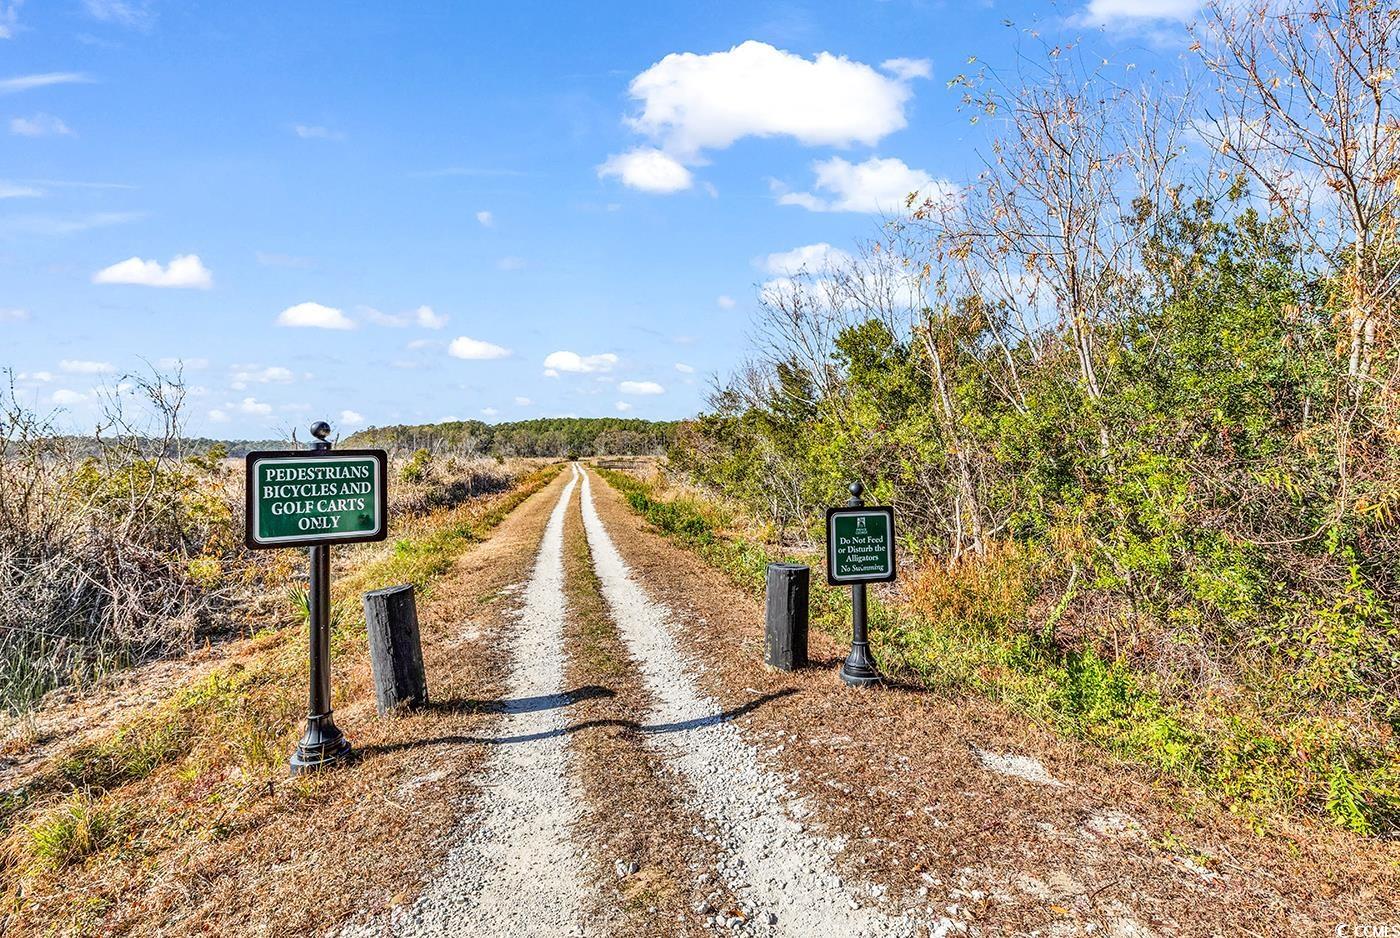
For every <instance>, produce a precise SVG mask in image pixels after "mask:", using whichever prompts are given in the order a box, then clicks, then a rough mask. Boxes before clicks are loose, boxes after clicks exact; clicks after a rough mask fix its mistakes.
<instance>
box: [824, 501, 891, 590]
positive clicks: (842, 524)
mask: <svg viewBox="0 0 1400 938" xmlns="http://www.w3.org/2000/svg"><path fill="white" fill-rule="evenodd" d="M828 538H829V542H830V543H829V544H828V545H827V549H828V550H829V551H830V552H831V553H830V571H831V579H833V580H836V581H838V582H839V581H852V582H856V581H860V580H882V579H888V578H889V577H890V576H891V575H892V574H893V573H894V539H893V532H892V531H891V525H890V514H889V512H888V511H885V510H879V509H877V510H869V511H862V510H860V509H857V508H852V509H849V510H842V511H840V512H837V513H834V514H833V515H832V517H831V523H830V529H829V532H828Z"/></svg>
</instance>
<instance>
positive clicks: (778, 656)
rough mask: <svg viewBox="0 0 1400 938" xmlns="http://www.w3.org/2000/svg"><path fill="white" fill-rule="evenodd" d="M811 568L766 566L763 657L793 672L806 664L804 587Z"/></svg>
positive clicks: (778, 564) (805, 591)
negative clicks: (766, 595)
mask: <svg viewBox="0 0 1400 938" xmlns="http://www.w3.org/2000/svg"><path fill="white" fill-rule="evenodd" d="M810 580H811V570H810V569H808V568H807V567H804V566H802V565H801V564H795V563H770V564H769V565H768V603H767V608H766V618H767V628H766V633H765V639H764V643H763V645H764V659H765V660H766V661H767V662H768V663H769V664H771V665H772V666H773V667H775V668H779V669H780V670H783V671H795V670H797V669H798V668H800V667H803V666H804V665H806V664H807V590H808V584H809V583H810Z"/></svg>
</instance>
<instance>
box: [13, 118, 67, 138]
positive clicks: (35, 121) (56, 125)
mask: <svg viewBox="0 0 1400 938" xmlns="http://www.w3.org/2000/svg"><path fill="white" fill-rule="evenodd" d="M10 133H12V134H15V135H16V136H19V137H71V136H72V135H73V130H72V128H70V127H69V126H68V125H67V124H65V123H64V122H63V121H62V120H60V119H59V118H57V117H54V116H53V115H52V114H35V115H34V116H33V117H12V118H10Z"/></svg>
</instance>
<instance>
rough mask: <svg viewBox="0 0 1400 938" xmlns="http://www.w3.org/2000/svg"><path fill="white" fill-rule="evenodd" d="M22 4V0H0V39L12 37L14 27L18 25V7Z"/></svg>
mask: <svg viewBox="0 0 1400 938" xmlns="http://www.w3.org/2000/svg"><path fill="white" fill-rule="evenodd" d="M23 5H24V0H9V2H8V3H6V2H0V39H10V38H13V37H14V34H15V29H16V28H18V26H19V8H20V7H21V6H23Z"/></svg>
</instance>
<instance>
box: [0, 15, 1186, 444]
mask: <svg viewBox="0 0 1400 938" xmlns="http://www.w3.org/2000/svg"><path fill="white" fill-rule="evenodd" d="M1193 6H1194V4H1193V3H1191V2H1189V0H1139V2H1132V0H1092V2H1090V3H1089V4H1088V5H1087V6H1083V5H1076V4H1069V5H1065V6H1048V5H1043V4H1030V5H1028V4H1002V3H997V4H992V3H988V4H986V5H973V4H966V5H965V4H958V3H946V4H944V3H920V2H907V0H888V2H873V0H872V2H833V3H817V2H811V3H764V2H744V3H719V2H706V3H703V4H697V3H685V4H682V3H675V4H670V3H664V4H663V3H656V4H638V3H628V4H622V3H607V2H594V3H590V4H586V5H585V4H563V3H553V2H551V3H544V2H538V3H514V4H485V3H470V4H468V3H429V2H423V3H412V4H405V3H378V4H376V3H354V4H344V3H320V2H304V3H302V2H299V3H277V4H274V3H251V4H222V3H188V2H185V3H176V2H173V0H171V2H156V0H152V2H139V0H128V2H118V0H27V2H15V0H0V140H3V144H0V366H5V367H9V368H12V369H13V370H14V371H15V372H16V373H17V375H18V378H17V385H18V388H19V391H20V395H21V398H22V399H23V400H26V401H29V402H31V403H33V404H34V405H35V406H36V407H37V408H38V409H40V410H44V411H47V410H51V409H52V410H57V411H58V419H59V420H60V422H62V423H64V424H66V425H69V426H73V427H81V426H84V425H90V424H91V423H92V422H93V420H94V418H95V416H96V413H97V410H96V408H97V401H98V394H97V393H95V389H98V388H101V387H104V386H106V387H112V386H114V385H116V384H117V383H118V382H119V381H120V377H121V375H122V374H124V373H126V372H129V371H132V370H134V369H139V368H141V367H142V362H143V361H146V362H150V363H152V364H156V365H157V366H160V365H167V366H168V365H169V363H170V362H173V361H176V360H179V361H183V362H184V369H185V379H186V382H187V384H188V385H189V386H190V398H189V400H188V411H187V413H188V429H189V431H190V432H192V433H196V434H205V435H211V436H221V437H226V438H261V437H266V436H269V435H271V434H272V433H273V432H274V431H276V430H279V429H286V428H291V427H301V426H305V425H306V424H307V423H308V422H310V421H311V420H313V419H317V418H321V417H325V418H328V419H330V420H331V421H332V423H334V424H336V426H337V427H338V429H340V430H342V431H345V432H348V431H351V430H354V429H356V428H357V427H360V426H365V425H370V424H379V425H383V424H389V423H402V422H412V423H419V422H431V421H437V420H442V419H448V418H457V419H468V418H476V419H485V420H489V421H499V420H512V419H522V418H527V417H536V416H558V415H564V414H574V415H579V416H605V415H618V414H625V415H629V416H640V417H650V418H674V417H682V416H686V415H689V414H692V413H695V412H696V411H697V410H698V409H700V408H701V407H702V406H703V400H704V395H705V393H706V390H707V389H708V386H709V382H710V377H711V376H712V375H719V376H723V375H725V374H727V373H728V372H729V371H730V369H732V368H733V367H734V366H735V365H737V364H738V363H739V362H740V361H741V360H742V358H743V357H744V355H745V352H746V347H747V344H748V336H749V333H750V322H751V314H752V311H753V308H754V306H755V296H756V289H757V287H758V286H759V285H760V284H761V283H763V282H764V281H765V280H767V279H770V278H772V277H774V276H780V275H781V274H782V273H783V271H784V269H785V268H789V269H790V268H791V267H792V266H795V265H797V264H799V263H800V262H801V261H802V260H803V259H810V258H812V257H814V256H816V255H819V254H820V252H821V250H822V249H821V248H820V246H821V245H834V246H837V247H849V245H850V243H851V242H852V241H853V239H856V238H860V237H864V236H868V235H869V234H871V233H872V232H873V231H874V230H875V228H876V226H877V225H878V224H879V220H880V217H881V215H880V213H881V211H882V210H884V209H892V208H894V207H895V206H894V205H893V204H891V203H892V202H893V201H895V200H897V198H898V196H897V195H896V193H902V192H906V191H909V190H910V189H916V188H919V189H923V188H929V189H932V188H936V187H939V186H948V185H958V184H960V181H962V180H965V179H967V178H968V177H969V176H970V175H971V173H972V172H973V169H974V167H975V165H976V160H977V156H976V147H977V146H978V145H979V144H980V142H981V137H980V132H981V129H980V128H974V127H971V126H969V124H968V120H967V116H966V115H964V114H961V113H959V111H958V108H957V104H958V94H957V93H956V92H954V91H949V90H948V89H947V87H946V84H947V81H948V79H949V78H951V77H952V76H953V75H955V74H957V73H958V72H960V71H962V70H964V69H966V68H967V65H966V62H967V59H968V56H970V55H976V56H978V57H979V58H980V59H982V60H984V61H991V62H996V61H998V60H1005V59H1007V58H1009V57H1010V55H1011V54H1012V51H1013V49H1014V47H1015V44H1016V42H1017V38H1018V36H1019V35H1021V34H1022V31H1023V30H1024V29H1025V28H1027V27H1032V26H1034V27H1035V28H1036V29H1038V30H1039V31H1040V32H1042V33H1043V34H1044V35H1046V36H1047V37H1049V38H1051V39H1052V40H1053V41H1059V40H1058V38H1057V37H1058V36H1059V35H1060V34H1063V37H1064V38H1065V39H1071V38H1075V37H1087V38H1086V39H1085V41H1086V42H1087V43H1089V44H1091V45H1094V46H1102V47H1103V49H1104V52H1105V54H1106V55H1110V54H1111V55H1129V56H1136V57H1139V58H1142V57H1147V58H1151V57H1154V56H1170V55H1174V54H1175V51H1174V48H1173V47H1174V45H1176V44H1177V43H1178V41H1180V40H1181V37H1183V36H1184V31H1183V30H1182V27H1181V20H1182V19H1183V18H1185V17H1187V16H1189V14H1190V12H1191V10H1192V8H1193ZM1006 21H1011V22H1012V23H1014V24H1015V25H1014V26H1007V25H1006ZM804 249H805V250H804Z"/></svg>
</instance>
